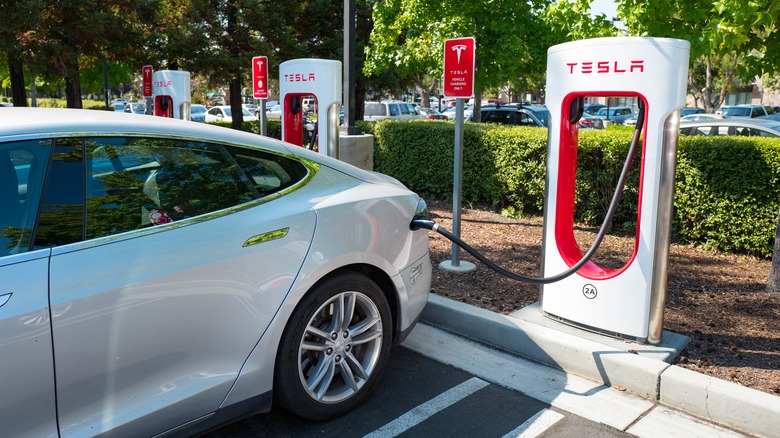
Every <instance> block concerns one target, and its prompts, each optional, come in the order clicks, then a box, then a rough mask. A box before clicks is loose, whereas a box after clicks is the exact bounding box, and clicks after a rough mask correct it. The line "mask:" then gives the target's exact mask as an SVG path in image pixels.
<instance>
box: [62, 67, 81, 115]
mask: <svg viewBox="0 0 780 438" xmlns="http://www.w3.org/2000/svg"><path fill="white" fill-rule="evenodd" d="M74 63H75V65H74ZM74 63H71V65H69V66H68V72H67V73H66V74H65V101H66V102H67V107H68V108H77V109H81V108H83V107H82V105H81V78H80V76H79V62H78V60H75V61H74Z"/></svg>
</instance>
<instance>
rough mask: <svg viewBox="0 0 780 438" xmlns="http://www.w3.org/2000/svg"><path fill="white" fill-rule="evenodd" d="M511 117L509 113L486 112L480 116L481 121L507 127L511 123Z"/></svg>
mask: <svg viewBox="0 0 780 438" xmlns="http://www.w3.org/2000/svg"><path fill="white" fill-rule="evenodd" d="M511 117H512V113H510V112H509V111H487V112H485V113H484V114H483V115H482V121H483V122H487V123H501V124H504V125H508V124H509V123H510V121H511Z"/></svg>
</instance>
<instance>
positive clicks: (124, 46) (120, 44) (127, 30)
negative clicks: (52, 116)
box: [37, 0, 159, 108]
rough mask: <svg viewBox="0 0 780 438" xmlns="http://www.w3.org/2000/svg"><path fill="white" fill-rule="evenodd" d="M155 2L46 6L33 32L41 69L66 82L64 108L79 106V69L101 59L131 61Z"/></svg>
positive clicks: (73, 0) (80, 1)
mask: <svg viewBox="0 0 780 438" xmlns="http://www.w3.org/2000/svg"><path fill="white" fill-rule="evenodd" d="M158 3H159V0H137V1H132V2H127V1H124V0H101V1H97V0H68V1H58V2H45V6H44V7H43V9H42V12H41V17H42V26H41V31H40V32H39V33H38V35H37V36H38V38H37V40H38V49H39V50H40V59H39V61H38V63H39V64H41V65H46V66H47V67H48V68H42V70H47V69H48V70H51V71H54V72H56V73H57V74H58V75H60V76H62V77H64V79H65V98H66V101H67V106H68V108H81V107H82V105H81V95H82V90H81V77H80V71H81V68H82V67H87V68H89V67H93V66H96V65H97V64H98V63H99V61H100V60H101V59H102V58H104V57H105V58H107V59H108V60H113V61H117V62H130V61H132V60H134V59H136V55H137V53H139V51H140V48H141V47H143V41H144V38H145V35H146V34H147V33H148V32H151V31H152V29H150V27H149V26H148V24H149V23H151V22H153V17H154V16H155V15H156V14H157V11H158V8H157V6H158Z"/></svg>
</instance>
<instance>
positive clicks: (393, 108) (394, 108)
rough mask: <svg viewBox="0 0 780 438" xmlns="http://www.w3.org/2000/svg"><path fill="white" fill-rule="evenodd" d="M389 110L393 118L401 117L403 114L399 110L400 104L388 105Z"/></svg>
mask: <svg viewBox="0 0 780 438" xmlns="http://www.w3.org/2000/svg"><path fill="white" fill-rule="evenodd" d="M387 109H388V111H389V112H390V115H391V116H400V115H401V112H400V110H399V109H398V104H396V103H390V104H388V105H387Z"/></svg>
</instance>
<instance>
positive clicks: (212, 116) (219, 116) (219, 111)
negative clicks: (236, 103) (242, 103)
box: [205, 105, 257, 123]
mask: <svg viewBox="0 0 780 438" xmlns="http://www.w3.org/2000/svg"><path fill="white" fill-rule="evenodd" d="M232 111H233V110H232V109H230V105H220V106H213V107H211V108H209V109H208V111H206V118H205V119H206V123H213V122H232V121H233V112H232ZM241 111H242V113H241V114H242V115H243V116H244V121H245V122H248V121H251V120H257V117H255V116H253V115H252V113H250V112H249V111H248V110H247V109H246V108H243V107H242V108H241Z"/></svg>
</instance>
